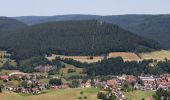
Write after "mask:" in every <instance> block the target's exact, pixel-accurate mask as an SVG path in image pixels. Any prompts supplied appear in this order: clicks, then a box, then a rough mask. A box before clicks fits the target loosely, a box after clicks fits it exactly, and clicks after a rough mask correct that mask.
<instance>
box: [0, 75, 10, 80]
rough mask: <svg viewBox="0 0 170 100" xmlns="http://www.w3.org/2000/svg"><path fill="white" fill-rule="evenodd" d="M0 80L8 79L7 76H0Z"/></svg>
mask: <svg viewBox="0 0 170 100" xmlns="http://www.w3.org/2000/svg"><path fill="white" fill-rule="evenodd" d="M0 79H1V80H8V79H9V76H8V75H1V76H0Z"/></svg>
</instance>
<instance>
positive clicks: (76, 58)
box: [46, 54, 104, 63]
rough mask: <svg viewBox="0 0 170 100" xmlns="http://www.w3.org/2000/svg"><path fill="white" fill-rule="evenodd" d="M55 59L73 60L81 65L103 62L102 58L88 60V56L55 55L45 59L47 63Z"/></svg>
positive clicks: (96, 57) (95, 57)
mask: <svg viewBox="0 0 170 100" xmlns="http://www.w3.org/2000/svg"><path fill="white" fill-rule="evenodd" d="M56 57H60V58H62V59H74V60H76V61H79V62H82V63H85V62H86V63H94V62H98V61H101V60H103V58H104V57H103V56H94V57H93V59H90V56H64V55H55V54H52V56H50V57H46V58H47V59H48V60H49V61H52V60H54V59H55V58H56Z"/></svg>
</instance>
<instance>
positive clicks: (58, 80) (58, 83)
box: [49, 78, 62, 85]
mask: <svg viewBox="0 0 170 100" xmlns="http://www.w3.org/2000/svg"><path fill="white" fill-rule="evenodd" d="M49 84H50V85H61V84H62V81H61V79H57V78H52V79H50V81H49Z"/></svg>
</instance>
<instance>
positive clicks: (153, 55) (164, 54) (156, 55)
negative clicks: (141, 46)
mask: <svg viewBox="0 0 170 100" xmlns="http://www.w3.org/2000/svg"><path fill="white" fill-rule="evenodd" d="M139 56H140V57H141V58H142V59H157V60H164V59H165V58H167V59H168V60H170V51H167V50H161V51H154V52H148V53H140V54H139Z"/></svg>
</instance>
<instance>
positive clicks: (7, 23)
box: [0, 17, 27, 31]
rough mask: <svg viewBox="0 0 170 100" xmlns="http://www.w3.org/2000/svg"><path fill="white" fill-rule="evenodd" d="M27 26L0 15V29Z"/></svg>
mask: <svg viewBox="0 0 170 100" xmlns="http://www.w3.org/2000/svg"><path fill="white" fill-rule="evenodd" d="M25 26H27V25H26V24H24V23H22V22H20V21H18V20H16V19H12V18H7V17H0V31H1V30H8V29H17V28H23V27H25Z"/></svg>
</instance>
